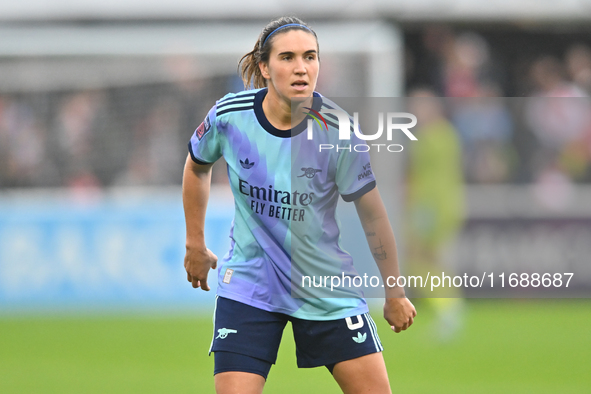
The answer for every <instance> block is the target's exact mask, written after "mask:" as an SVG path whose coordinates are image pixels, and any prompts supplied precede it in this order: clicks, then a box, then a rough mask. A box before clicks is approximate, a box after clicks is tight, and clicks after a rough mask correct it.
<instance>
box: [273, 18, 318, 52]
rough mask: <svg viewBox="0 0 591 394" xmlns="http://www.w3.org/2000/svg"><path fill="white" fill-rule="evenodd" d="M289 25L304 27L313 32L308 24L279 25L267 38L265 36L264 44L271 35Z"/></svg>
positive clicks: (291, 24) (290, 24)
mask: <svg viewBox="0 0 591 394" xmlns="http://www.w3.org/2000/svg"><path fill="white" fill-rule="evenodd" d="M289 26H299V27H303V28H304V29H306V30H309V31H310V32H312V30H311V29H310V28H309V27H308V26H305V25H300V24H299V23H288V24H287V25H283V26H279V27H278V28H277V29H275V30H273V31H272V32H271V33H269V35H268V36H267V38H265V41H263V46H265V44H266V43H267V40H269V37H271V36H272V35H273V34H275V33H277V32H278V31H279V30H281V29H283V28H284V27H289Z"/></svg>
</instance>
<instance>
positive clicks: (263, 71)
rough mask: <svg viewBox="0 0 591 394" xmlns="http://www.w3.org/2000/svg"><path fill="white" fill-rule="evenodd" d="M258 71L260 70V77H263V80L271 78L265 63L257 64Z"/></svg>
mask: <svg viewBox="0 0 591 394" xmlns="http://www.w3.org/2000/svg"><path fill="white" fill-rule="evenodd" d="M259 70H261V75H262V76H263V78H265V79H270V78H271V76H270V75H269V65H268V64H267V63H266V62H259Z"/></svg>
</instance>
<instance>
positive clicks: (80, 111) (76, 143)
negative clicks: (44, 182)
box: [54, 92, 104, 187]
mask: <svg viewBox="0 0 591 394" xmlns="http://www.w3.org/2000/svg"><path fill="white" fill-rule="evenodd" d="M103 105H104V96H103V95H102V94H100V93H98V92H79V93H74V94H71V95H68V96H66V97H65V98H64V99H63V100H62V103H61V105H60V107H59V109H58V113H57V114H56V119H55V126H54V127H55V132H56V134H57V135H56V137H57V143H58V144H57V151H58V156H57V158H58V160H59V165H60V169H61V173H62V174H63V184H64V185H67V186H71V187H86V186H91V187H97V186H99V185H100V181H99V179H98V178H97V176H96V174H95V172H94V165H93V164H95V163H96V162H97V161H98V160H101V159H102V157H101V156H102V155H103V152H100V151H98V150H97V149H96V147H97V131H96V130H95V127H96V126H97V124H98V123H99V122H100V120H101V119H99V113H100V112H101V111H102V110H103V108H102V107H103Z"/></svg>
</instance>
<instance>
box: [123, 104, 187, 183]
mask: <svg viewBox="0 0 591 394" xmlns="http://www.w3.org/2000/svg"><path fill="white" fill-rule="evenodd" d="M179 106H180V104H179V102H178V100H177V99H175V98H173V97H166V98H162V99H161V100H159V101H158V102H157V103H156V104H155V105H154V106H153V108H152V109H151V110H150V112H149V113H148V114H147V115H146V118H145V119H142V120H140V121H139V122H138V124H137V125H136V127H135V131H134V134H133V148H132V151H131V154H130V156H129V162H128V166H127V169H126V170H125V171H124V172H123V173H122V174H121V176H120V177H119V178H118V179H117V180H116V183H117V184H122V185H173V184H178V183H180V176H181V169H182V163H183V160H184V159H185V154H184V152H181V151H180V149H179V148H180V147H181V146H182V144H180V142H179V138H180V135H179V131H180V116H181V112H180V108H179Z"/></svg>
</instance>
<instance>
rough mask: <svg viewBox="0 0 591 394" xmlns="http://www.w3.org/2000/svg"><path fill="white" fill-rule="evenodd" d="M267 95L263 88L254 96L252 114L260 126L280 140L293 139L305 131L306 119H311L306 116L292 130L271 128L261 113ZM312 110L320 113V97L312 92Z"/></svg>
mask: <svg viewBox="0 0 591 394" xmlns="http://www.w3.org/2000/svg"><path fill="white" fill-rule="evenodd" d="M266 95H267V88H263V89H261V90H259V91H258V92H257V93H256V95H255V96H254V113H255V115H256V117H257V120H258V121H259V123H260V125H261V126H262V127H263V128H264V129H265V130H266V131H267V132H268V133H269V134H272V135H274V136H276V137H280V138H289V137H295V136H296V135H298V134H301V133H302V132H303V131H304V130H306V125H307V123H308V119H312V117H311V116H310V115H308V116H306V118H305V119H304V120H302V122H301V123H300V124H298V125H297V126H295V127H294V128H293V129H287V130H280V129H278V128H276V127H275V126H273V125H272V124H271V122H269V120H268V119H267V117H266V116H265V113H264V112H263V99H264V98H265V96H266ZM312 101H313V102H312V108H313V109H314V110H315V111H320V107H321V106H322V96H320V94H319V93H316V92H314V100H312Z"/></svg>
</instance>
